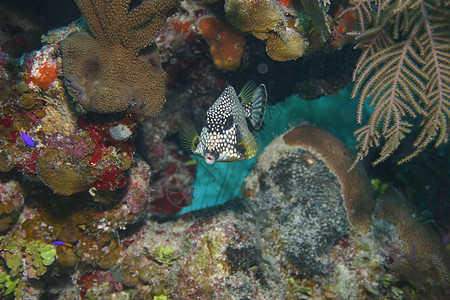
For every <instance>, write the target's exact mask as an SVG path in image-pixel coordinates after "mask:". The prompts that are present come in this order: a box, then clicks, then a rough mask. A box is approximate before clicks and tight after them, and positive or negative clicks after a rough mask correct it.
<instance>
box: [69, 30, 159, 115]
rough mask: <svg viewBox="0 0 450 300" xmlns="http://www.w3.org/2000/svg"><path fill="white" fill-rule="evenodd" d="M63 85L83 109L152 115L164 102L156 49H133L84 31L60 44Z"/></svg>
mask: <svg viewBox="0 0 450 300" xmlns="http://www.w3.org/2000/svg"><path fill="white" fill-rule="evenodd" d="M60 49H61V52H62V56H63V72H64V78H65V83H66V87H67V88H68V90H69V92H70V94H71V95H72V96H73V97H74V98H75V100H76V101H77V102H78V103H79V104H80V105H81V106H82V108H83V109H85V110H87V111H93V112H98V113H112V112H121V111H125V110H134V111H135V112H136V113H138V114H141V115H145V116H153V115H155V114H157V113H158V112H159V111H160V110H161V108H162V106H163V104H164V102H165V95H164V94H165V72H164V70H163V69H162V67H161V64H160V62H159V57H158V56H157V54H156V50H153V51H152V52H151V53H149V54H147V53H145V54H139V55H137V54H136V53H135V51H134V50H133V49H127V48H125V47H122V46H121V45H109V44H106V43H101V42H99V41H97V40H96V39H95V38H94V37H92V36H91V35H89V34H88V33H86V32H79V33H75V34H72V35H71V36H69V37H68V38H67V39H65V40H63V41H62V42H61V43H60Z"/></svg>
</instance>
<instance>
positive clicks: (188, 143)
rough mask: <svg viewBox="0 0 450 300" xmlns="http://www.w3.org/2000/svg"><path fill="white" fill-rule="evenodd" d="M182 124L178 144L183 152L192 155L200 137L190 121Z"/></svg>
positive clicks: (186, 120) (187, 120)
mask: <svg viewBox="0 0 450 300" xmlns="http://www.w3.org/2000/svg"><path fill="white" fill-rule="evenodd" d="M183 123H184V124H183V126H182V127H181V129H180V133H179V139H180V144H181V146H182V147H183V149H184V150H186V151H187V152H189V153H193V152H194V150H195V148H196V147H197V144H198V139H199V138H200V136H199V135H198V133H197V130H196V129H195V126H194V123H192V121H191V120H189V119H185V120H184V122H183Z"/></svg>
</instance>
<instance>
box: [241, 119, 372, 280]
mask: <svg viewBox="0 0 450 300" xmlns="http://www.w3.org/2000/svg"><path fill="white" fill-rule="evenodd" d="M330 154H331V156H330ZM350 154H351V151H350V149H348V148H347V147H346V146H345V145H344V144H343V143H341V142H340V141H339V140H338V139H337V138H335V137H334V136H332V135H331V134H330V133H328V132H326V131H325V130H322V129H320V128H318V127H312V126H303V127H297V128H295V129H293V130H291V131H289V132H288V133H286V134H285V135H283V136H281V137H279V138H277V139H275V140H274V141H273V142H272V143H271V144H270V145H269V146H267V147H266V149H265V150H264V152H263V153H262V154H261V155H260V156H259V157H258V161H257V164H256V165H255V168H254V169H253V171H252V173H251V174H250V176H249V177H248V178H247V179H246V187H247V189H249V190H250V191H251V192H250V193H249V194H253V195H254V196H255V198H256V201H264V203H265V204H268V206H270V207H271V209H270V215H272V216H273V218H274V219H275V220H276V222H278V224H279V227H278V228H279V233H278V234H279V237H280V240H281V245H282V248H283V250H284V252H285V255H286V257H287V258H288V259H289V260H290V261H291V262H293V263H295V264H296V265H298V266H300V268H301V269H302V272H304V273H310V274H311V273H317V272H320V271H321V269H322V263H321V262H320V257H322V256H323V255H326V254H327V253H328V251H330V250H331V248H332V247H333V245H334V243H335V242H336V241H337V240H339V239H341V238H342V237H343V236H344V235H346V234H348V233H349V230H350V225H354V226H357V227H358V228H359V229H361V230H362V231H364V232H367V231H368V230H369V229H370V224H371V223H370V222H371V219H372V212H373V208H374V205H373V202H372V197H371V192H370V189H371V187H370V185H366V181H365V179H366V177H364V176H365V174H364V173H361V174H359V173H358V172H359V171H352V172H354V173H353V174H352V175H346V174H347V170H348V168H349V167H350V166H351V163H352V160H351V155H350ZM347 156H349V161H348V162H347ZM336 167H339V168H340V170H338V172H336V171H335V169H336ZM351 188H356V191H355V192H353V191H349V190H348V189H351ZM366 188H367V189H368V190H366ZM360 202H361V203H360ZM355 215H357V217H355ZM359 215H361V216H359Z"/></svg>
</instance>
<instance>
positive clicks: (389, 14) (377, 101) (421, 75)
mask: <svg viewBox="0 0 450 300" xmlns="http://www.w3.org/2000/svg"><path fill="white" fill-rule="evenodd" d="M349 10H352V11H354V13H355V14H356V15H357V21H358V23H359V24H358V26H359V32H354V33H351V34H353V35H354V36H355V39H356V48H359V49H362V54H361V56H360V58H359V60H358V63H357V65H356V68H355V70H354V73H353V80H354V81H355V86H354V88H353V92H352V97H354V98H356V97H358V98H359V99H360V100H359V105H358V112H357V115H358V123H359V124H362V123H363V120H362V117H363V110H364V106H365V104H366V100H367V99H369V98H370V97H371V100H370V103H369V105H370V106H373V107H374V110H373V112H372V113H371V115H370V117H369V120H368V122H367V124H366V125H363V126H362V127H361V128H360V129H358V130H357V131H356V132H355V135H356V137H357V140H358V145H357V148H358V150H359V152H358V155H357V159H356V162H358V161H359V160H361V159H363V158H364V157H365V156H367V154H368V153H369V150H370V149H371V148H372V147H377V146H380V145H381V144H382V147H381V151H380V156H379V158H378V159H377V160H376V161H375V162H374V163H373V164H374V165H376V164H378V163H379V162H381V161H383V160H385V159H386V158H388V157H389V156H390V155H391V154H392V153H393V152H394V151H395V150H396V149H397V148H398V147H399V146H400V144H401V142H402V140H403V139H404V138H405V137H406V136H407V135H410V134H412V133H413V132H417V131H419V133H418V136H417V137H416V140H415V142H414V143H413V146H414V150H413V151H412V153H410V154H408V155H406V156H404V157H403V158H402V159H401V160H400V161H399V163H403V162H406V161H408V160H410V159H411V158H412V157H414V156H416V155H417V154H418V153H420V152H421V151H422V150H423V149H425V147H426V146H427V145H428V144H430V143H431V142H434V145H435V147H438V146H439V145H441V144H443V143H446V142H447V141H448V136H449V123H448V120H449V116H450V102H449V94H450V88H449V85H450V79H449V76H450V67H449V56H450V55H449V52H448V50H449V48H450V47H449V45H450V41H449V33H450V12H449V10H448V7H447V6H446V5H444V4H442V3H440V2H439V1H435V2H432V1H428V0H374V1H371V0H369V1H363V0H361V1H354V3H353V7H351V8H350V9H349ZM347 11H348V10H347ZM416 120H419V121H416ZM413 121H414V122H413ZM356 162H355V163H356Z"/></svg>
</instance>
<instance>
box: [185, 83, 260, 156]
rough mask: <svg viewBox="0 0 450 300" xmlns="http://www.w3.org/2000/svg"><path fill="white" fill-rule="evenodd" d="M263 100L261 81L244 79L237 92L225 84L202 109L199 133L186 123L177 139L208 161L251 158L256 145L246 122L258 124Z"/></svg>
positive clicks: (258, 125) (255, 125) (258, 126)
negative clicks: (179, 138) (220, 92)
mask: <svg viewBox="0 0 450 300" xmlns="http://www.w3.org/2000/svg"><path fill="white" fill-rule="evenodd" d="M266 103H267V90H266V86H265V85H264V84H260V85H259V86H256V85H255V84H254V83H253V82H247V83H246V84H245V86H244V87H243V89H242V91H241V92H240V93H239V95H237V94H236V91H235V89H234V88H233V87H232V86H230V85H229V86H227V87H226V88H225V90H224V91H223V92H222V94H221V95H220V97H219V98H217V100H216V101H215V102H214V104H213V105H212V106H211V107H210V108H209V109H208V111H207V112H206V116H205V119H204V123H205V124H204V127H203V128H202V131H201V133H200V135H198V133H197V132H196V131H195V129H194V128H192V126H188V127H186V129H184V131H182V134H181V137H182V139H181V140H182V142H183V144H184V145H185V147H186V148H187V149H188V150H190V151H191V152H192V153H193V154H195V155H198V156H201V157H203V158H205V161H206V163H208V164H213V163H214V162H216V161H217V162H230V161H240V160H246V159H249V158H252V157H254V156H255V155H256V153H257V152H258V145H257V143H256V140H255V137H254V136H253V134H252V132H251V131H250V129H249V125H250V128H252V129H253V130H258V129H259V128H260V127H261V125H262V120H263V117H264V112H265V110H266Z"/></svg>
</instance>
